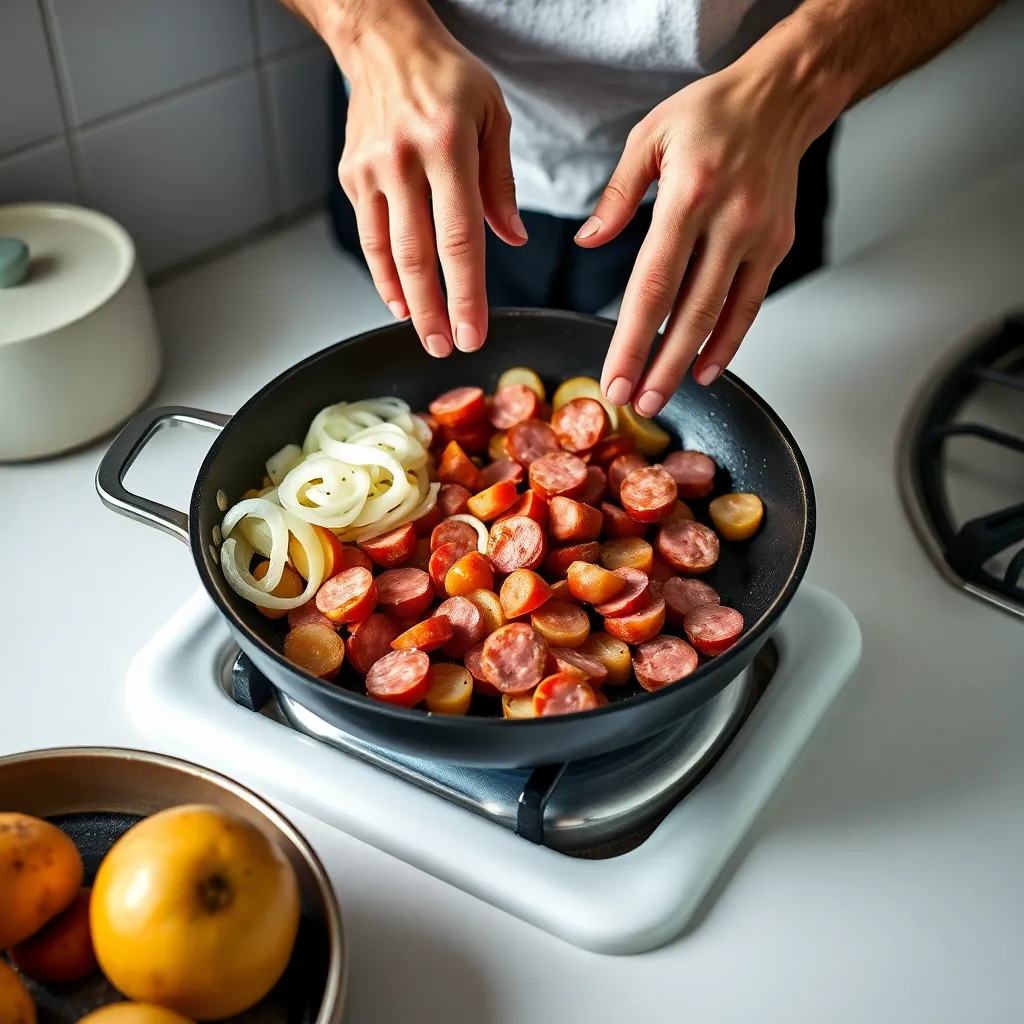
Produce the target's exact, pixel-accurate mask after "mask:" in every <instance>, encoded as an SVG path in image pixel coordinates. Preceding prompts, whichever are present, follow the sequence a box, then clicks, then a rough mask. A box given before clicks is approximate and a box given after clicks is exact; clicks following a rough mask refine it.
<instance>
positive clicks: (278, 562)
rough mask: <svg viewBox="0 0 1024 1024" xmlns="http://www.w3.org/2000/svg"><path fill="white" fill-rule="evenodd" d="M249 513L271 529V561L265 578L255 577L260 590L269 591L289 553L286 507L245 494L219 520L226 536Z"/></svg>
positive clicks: (278, 578)
mask: <svg viewBox="0 0 1024 1024" xmlns="http://www.w3.org/2000/svg"><path fill="white" fill-rule="evenodd" d="M246 516H248V517H252V518H255V519H262V520H263V521H264V522H265V523H266V524H267V527H268V528H269V530H270V555H269V558H270V565H269V567H268V568H267V574H266V576H264V577H263V579H261V580H254V583H255V584H256V586H257V587H258V588H259V589H260V590H262V591H263V592H264V593H265V594H269V593H270V592H271V591H272V590H273V589H274V588H275V587H276V586H277V585H278V584H279V583H280V582H281V575H282V574H283V572H284V564H285V560H286V559H287V557H288V525H287V523H286V522H285V518H284V510H283V509H282V508H281V506H280V505H275V504H274V503H273V502H272V501H267V499H266V498H244V499H243V500H242V501H240V502H238V504H236V505H232V506H231V508H229V509H228V510H227V512H226V513H225V514H224V519H223V521H222V522H221V524H220V528H221V533H222V534H223V535H224V537H225V538H227V537H230V536H231V531H232V530H233V529H234V528H235V526H236V525H237V524H238V522H239V521H240V520H241V519H242V518H243V517H246Z"/></svg>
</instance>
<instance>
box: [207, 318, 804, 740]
mask: <svg viewBox="0 0 1024 1024" xmlns="http://www.w3.org/2000/svg"><path fill="white" fill-rule="evenodd" d="M490 317H491V320H494V319H495V318H501V319H537V320H543V321H551V320H561V321H575V322H579V323H584V324H590V325H592V326H600V327H603V328H607V327H609V326H610V325H614V323H615V321H614V320H611V319H609V318H608V317H601V316H593V315H591V314H587V313H573V312H568V311H565V310H551V309H519V308H507V309H506V308H498V309H492V310H491V311H490ZM403 328H404V329H408V324H407V323H393V324H385V325H384V326H383V327H377V328H374V329H372V330H369V331H363V332H361V333H359V334H355V335H353V336H352V337H350V338H344V339H342V340H341V341H338V342H335V343H334V344H333V345H329V346H327V347H326V348H323V349H320V350H318V351H317V352H314V353H312V354H311V355H308V356H306V358H305V359H302V360H300V361H299V362H297V363H294V364H293V365H292V366H290V367H288V368H287V369H285V370H283V371H282V372H281V373H280V374H278V375H277V376H276V377H274V378H273V379H272V380H270V381H268V382H267V383H266V384H264V385H263V387H262V388H260V389H259V391H257V392H256V393H255V394H253V395H252V396H251V397H250V398H249V399H247V400H246V401H245V402H244V403H243V404H242V406H241V407H240V408H239V409H238V410H237V412H235V413H234V415H232V417H231V419H230V420H229V421H228V423H227V425H226V426H225V427H224V429H223V430H221V431H220V432H219V433H218V435H217V437H216V438H215V439H214V441H213V444H211V445H210V448H209V450H208V452H207V453H206V456H205V457H204V459H203V462H202V464H201V465H200V467H199V471H198V473H197V475H196V481H195V485H194V487H193V490H192V497H191V500H190V504H189V547H190V549H191V551H192V557H193V561H194V562H195V565H196V570H197V572H198V573H199V578H200V580H201V581H202V584H203V587H204V589H205V590H206V592H207V594H209V596H210V598H211V599H212V600H213V602H214V604H215V605H216V607H217V609H218V611H219V612H220V613H221V614H222V615H224V616H225V618H227V620H228V622H229V624H230V625H231V627H232V628H233V629H234V630H235V632H236V635H240V636H242V637H245V638H246V640H247V641H249V642H250V643H252V644H253V645H254V647H255V648H256V649H257V650H259V651H260V653H261V654H263V655H265V656H267V657H269V658H271V660H273V661H274V662H276V663H277V664H278V665H279V666H280V667H281V668H283V669H285V670H286V671H288V672H294V673H297V674H299V675H300V676H302V678H303V679H304V680H305V681H306V682H308V683H310V684H314V685H315V686H317V687H318V688H322V689H323V691H324V693H325V694H328V695H330V696H331V697H332V698H337V699H340V700H341V701H342V703H351V704H353V705H356V706H361V707H365V706H366V705H367V702H369V704H370V705H371V706H372V707H373V709H374V711H376V712H379V713H380V714H381V715H384V716H386V717H388V718H391V719H393V720H396V721H405V722H410V721H415V722H420V721H424V720H426V721H430V722H432V723H435V727H436V728H439V729H446V730H448V731H449V732H458V731H467V730H468V731H473V730H476V729H479V728H486V729H496V728H501V729H508V728H510V727H511V728H519V729H520V731H525V730H526V729H528V728H529V729H534V730H540V729H545V728H547V729H557V728H559V727H560V725H562V724H563V723H564V718H565V716H550V717H547V718H529V719H511V720H509V719H505V718H498V717H487V716H482V715H472V716H470V715H465V716H459V715H434V714H430V713H429V712H426V711H423V710H421V709H419V708H402V707H397V706H395V705H393V704H387V703H384V702H383V701H374V700H373V699H372V698H371V697H369V696H367V695H366V694H361V693H356V692H355V691H353V690H349V689H347V688H345V687H340V686H333V685H332V684H331V683H328V682H325V681H324V680H322V679H318V678H317V677H316V676H313V675H310V674H309V673H308V672H305V671H304V670H303V669H301V668H299V666H297V665H294V664H292V662H290V661H288V660H287V659H286V658H285V657H284V655H283V654H282V653H281V652H280V651H277V650H275V649H274V647H272V646H271V645H270V644H269V643H267V641H265V640H264V639H263V638H262V637H261V636H260V635H259V634H258V633H256V632H255V631H254V630H252V629H250V627H249V626H248V625H247V624H246V623H245V622H243V621H242V619H241V617H240V616H238V615H237V613H236V612H235V610H234V609H233V608H232V607H231V606H230V605H229V604H228V603H227V602H226V601H223V600H222V599H221V597H220V595H219V594H218V593H217V589H216V586H215V585H214V581H213V577H212V573H211V572H210V571H209V569H208V567H207V564H206V558H205V548H204V546H203V541H202V538H201V537H200V536H199V519H200V516H199V512H200V500H201V496H202V494H203V491H204V485H205V483H206V478H207V474H208V472H209V469H210V466H211V465H212V463H213V461H214V460H215V459H216V457H217V455H218V453H219V452H220V449H221V447H222V446H223V444H224V442H225V440H226V439H227V438H228V437H229V436H230V435H231V434H232V433H233V431H234V430H235V429H237V426H238V423H239V421H240V420H241V419H242V418H243V417H244V415H245V414H246V413H247V412H248V411H249V409H250V408H251V407H252V406H254V405H255V404H256V403H257V402H260V401H262V400H263V399H264V398H265V397H266V396H267V395H268V394H269V393H271V392H272V391H274V390H275V389H276V388H278V387H279V386H280V385H281V384H283V383H284V382H285V381H286V380H288V379H289V378H290V377H293V376H295V375H297V374H299V373H301V372H303V371H304V370H305V368H306V367H307V366H309V365H310V364H311V363H314V362H316V361H317V360H319V359H322V358H324V357H325V356H327V355H328V354H329V353H332V352H336V351H337V350H339V349H341V348H343V347H344V346H346V345H349V344H352V343H354V342H357V341H359V342H363V341H367V340H369V339H371V338H375V337H378V336H383V337H387V336H390V335H392V334H394V333H395V332H396V331H397V330H401V329H403ZM725 383H727V384H728V385H729V386H730V387H732V388H735V389H736V390H737V391H738V392H739V393H741V394H742V395H744V396H745V397H746V398H747V399H748V400H750V401H751V402H752V403H753V404H754V405H755V406H756V407H757V408H758V409H759V410H760V411H761V412H762V413H763V414H764V415H765V417H766V418H767V419H768V421H769V422H770V423H771V424H772V425H773V426H774V428H775V429H776V430H777V431H778V432H779V435H780V436H781V437H782V439H783V441H784V442H785V445H786V447H787V448H788V449H789V451H790V452H791V453H792V455H793V459H794V461H795V463H796V467H797V470H798V476H799V478H800V482H801V493H800V497H801V498H802V500H803V503H804V506H805V507H806V510H807V515H806V526H805V529H804V535H803V538H802V541H801V546H800V550H799V553H798V555H797V557H796V560H795V562H794V564H793V568H792V569H791V571H790V573H789V575H788V577H787V578H786V582H785V584H784V586H783V587H782V588H781V589H780V590H779V591H778V593H777V594H776V595H775V597H774V598H773V599H772V601H771V602H770V604H769V605H768V607H767V608H766V610H765V611H764V613H763V614H762V615H761V617H760V618H759V619H758V620H757V622H756V623H755V624H754V625H752V626H750V627H748V628H747V629H746V630H745V632H744V634H743V636H742V638H741V639H740V640H739V641H738V642H737V643H735V644H734V645H733V646H732V647H730V648H729V649H728V651H726V652H724V653H723V654H722V655H719V657H720V658H721V657H731V656H733V655H734V654H737V653H741V652H743V651H746V650H748V649H749V648H750V647H752V646H755V645H756V646H760V644H762V643H763V642H764V641H765V640H766V639H767V638H768V636H769V635H770V633H771V630H772V629H773V627H774V624H775V623H776V622H777V621H778V618H779V616H780V615H781V614H782V612H783V611H784V610H785V608H786V606H787V605H788V604H789V602H790V600H791V599H792V597H793V594H794V593H795V591H796V588H797V587H798V586H799V584H800V581H801V580H802V579H803V576H804V574H805V572H806V570H807V564H808V562H809V561H810V557H811V553H812V550H813V547H814V536H815V531H816V503H815V497H814V485H813V483H812V480H811V473H810V468H809V467H808V465H807V461H806V459H805V458H804V455H803V452H802V451H801V450H800V447H799V445H798V444H797V442H796V439H795V438H794V437H793V435H792V433H791V432H790V430H789V428H788V427H787V426H786V424H785V423H784V422H783V421H782V419H781V418H780V417H779V415H778V413H776V412H775V410H774V409H773V408H772V407H771V406H770V405H769V404H768V403H767V402H766V401H765V400H764V399H763V398H762V397H761V396H760V395H759V394H758V393H757V392H756V391H755V390H754V389H753V388H751V387H750V386H749V385H748V384H746V383H745V382H744V381H742V380H740V378H739V377H737V376H736V375H735V374H734V373H732V372H731V371H729V370H726V371H724V372H723V373H722V374H721V375H720V376H719V377H718V379H717V380H716V381H715V385H716V386H718V385H721V384H725ZM716 660H717V659H716ZM733 660H739V659H735V658H734V659H733ZM714 664H715V661H711V662H707V663H705V664H704V665H701V666H700V667H698V668H697V669H696V671H694V672H693V674H692V675H690V676H687V677H686V679H685V680H682V681H681V682H680V683H676V684H673V685H672V686H664V687H662V688H661V689H659V690H654V691H646V690H641V692H640V693H635V694H633V695H632V696H630V697H627V698H625V699H622V700H616V701H612V702H610V703H608V704H604V705H602V706H601V707H598V708H594V709H592V710H590V711H587V712H585V714H587V715H588V716H597V715H605V716H607V715H613V714H616V713H618V712H619V711H621V710H623V709H625V708H627V707H630V708H632V707H636V706H637V705H639V704H641V703H644V702H650V701H652V700H657V699H658V698H659V697H661V696H663V695H665V694H670V693H673V692H678V690H679V689H681V688H683V687H687V688H688V687H690V686H692V685H694V684H697V683H699V682H701V681H702V680H703V679H705V678H707V675H708V674H710V673H709V672H708V671H706V670H708V669H710V668H711V667H712V666H713V665H714Z"/></svg>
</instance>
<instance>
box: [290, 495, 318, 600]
mask: <svg viewBox="0 0 1024 1024" xmlns="http://www.w3.org/2000/svg"><path fill="white" fill-rule="evenodd" d="M281 514H282V516H284V521H285V524H286V525H287V527H288V532H289V533H290V534H291V535H292V536H293V537H294V538H295V539H296V540H297V541H298V542H299V545H300V546H301V547H302V549H303V551H305V552H306V564H307V566H308V567H309V575H308V576H307V578H306V589H307V590H308V589H309V587H310V585H311V584H312V586H313V593H314V594H315V593H316V590H317V587H319V586H320V584H321V583H323V581H324V573H325V571H326V569H327V565H326V563H325V560H324V546H323V544H321V543H320V538H319V537H318V536H317V533H316V530H314V529H313V527H312V526H310V525H309V523H307V522H306V521H305V520H304V519H301V518H300V517H299V516H297V515H296V514H295V513H294V512H289V511H288V509H282V510H281Z"/></svg>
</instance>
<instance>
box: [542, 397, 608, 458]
mask: <svg viewBox="0 0 1024 1024" xmlns="http://www.w3.org/2000/svg"><path fill="white" fill-rule="evenodd" d="M551 426H552V428H553V429H554V431H555V434H556V435H557V436H558V443H559V444H560V445H561V446H562V447H563V448H564V449H565V450H566V451H567V452H588V451H590V449H591V448H593V447H594V445H595V444H597V442H598V441H600V440H601V438H603V437H604V435H605V434H606V433H607V432H608V417H607V415H606V414H605V411H604V407H603V406H602V405H601V403H600V402H598V401H595V400H594V399H593V398H574V399H572V400H571V401H569V402H566V403H565V405H563V406H561V407H560V408H559V409H557V410H556V411H555V414H554V415H553V416H552V417H551Z"/></svg>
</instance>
